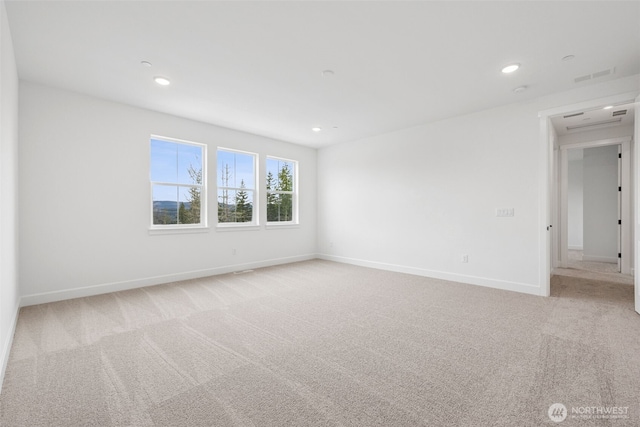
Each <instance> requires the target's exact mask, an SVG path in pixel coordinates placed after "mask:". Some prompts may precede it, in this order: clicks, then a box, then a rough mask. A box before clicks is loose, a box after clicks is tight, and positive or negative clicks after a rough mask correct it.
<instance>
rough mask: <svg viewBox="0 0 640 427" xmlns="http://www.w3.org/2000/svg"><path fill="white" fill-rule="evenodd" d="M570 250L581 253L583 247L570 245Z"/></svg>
mask: <svg viewBox="0 0 640 427" xmlns="http://www.w3.org/2000/svg"><path fill="white" fill-rule="evenodd" d="M568 249H569V250H570V251H581V250H583V248H582V246H571V245H569V248H568Z"/></svg>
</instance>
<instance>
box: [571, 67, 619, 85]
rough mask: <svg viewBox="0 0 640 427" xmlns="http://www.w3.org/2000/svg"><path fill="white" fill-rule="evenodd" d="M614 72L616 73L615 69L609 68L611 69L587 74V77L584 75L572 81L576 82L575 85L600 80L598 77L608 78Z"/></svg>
mask: <svg viewBox="0 0 640 427" xmlns="http://www.w3.org/2000/svg"><path fill="white" fill-rule="evenodd" d="M615 72H616V67H611V68H607V69H606V70H602V71H597V72H595V73H592V74H587V75H584V76H579V77H576V78H575V79H573V81H574V82H576V83H580V82H584V81H587V80H591V79H597V78H600V77H604V76H608V75H610V74H615Z"/></svg>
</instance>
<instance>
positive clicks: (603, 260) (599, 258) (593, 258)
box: [582, 254, 618, 264]
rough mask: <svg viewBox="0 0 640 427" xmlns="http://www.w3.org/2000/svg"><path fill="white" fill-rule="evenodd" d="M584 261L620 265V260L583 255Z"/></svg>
mask: <svg viewBox="0 0 640 427" xmlns="http://www.w3.org/2000/svg"><path fill="white" fill-rule="evenodd" d="M582 261H596V262H608V263H610V264H617V263H618V258H615V257H607V256H594V255H586V254H583V255H582Z"/></svg>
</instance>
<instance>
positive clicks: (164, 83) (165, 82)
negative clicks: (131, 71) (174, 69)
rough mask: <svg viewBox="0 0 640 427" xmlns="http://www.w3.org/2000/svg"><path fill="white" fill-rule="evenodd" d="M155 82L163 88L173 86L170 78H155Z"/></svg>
mask: <svg viewBox="0 0 640 427" xmlns="http://www.w3.org/2000/svg"><path fill="white" fill-rule="evenodd" d="M153 81H154V82H156V83H158V84H159V85H161V86H169V85H170V84H171V81H170V80H169V79H168V78H166V77H162V76H155V77H154V78H153Z"/></svg>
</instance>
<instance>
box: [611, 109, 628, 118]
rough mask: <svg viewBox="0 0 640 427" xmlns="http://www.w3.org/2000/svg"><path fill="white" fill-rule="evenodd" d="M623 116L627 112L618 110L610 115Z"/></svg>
mask: <svg viewBox="0 0 640 427" xmlns="http://www.w3.org/2000/svg"><path fill="white" fill-rule="evenodd" d="M625 114H627V110H618V111H614V112H613V114H611V115H612V116H613V117H615V116H624V115H625Z"/></svg>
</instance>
